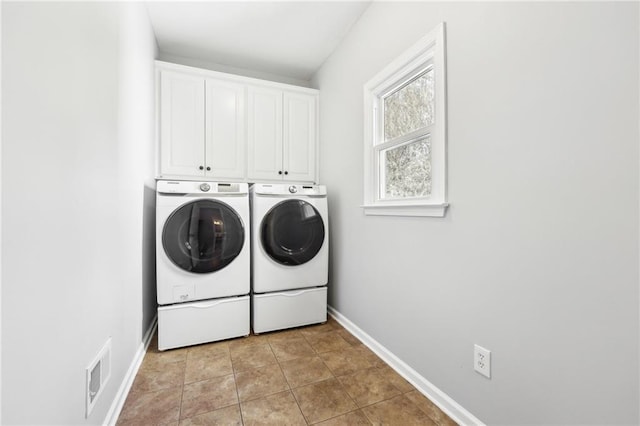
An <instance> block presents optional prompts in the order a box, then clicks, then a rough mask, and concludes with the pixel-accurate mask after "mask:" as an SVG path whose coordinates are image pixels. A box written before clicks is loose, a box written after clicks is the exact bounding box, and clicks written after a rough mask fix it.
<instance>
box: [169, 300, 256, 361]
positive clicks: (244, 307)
mask: <svg viewBox="0 0 640 426" xmlns="http://www.w3.org/2000/svg"><path fill="white" fill-rule="evenodd" d="M249 312H250V311H249V296H241V297H229V298H224V299H210V300H203V301H199V302H189V303H179V304H175V305H168V306H158V349H159V350H161V351H163V350H165V349H172V348H179V347H181V346H189V345H197V344H200V343H207V342H214V341H216V340H223V339H230V338H232V337H239V336H248V335H249Z"/></svg>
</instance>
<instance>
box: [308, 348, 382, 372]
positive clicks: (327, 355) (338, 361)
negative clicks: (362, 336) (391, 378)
mask: <svg viewBox="0 0 640 426" xmlns="http://www.w3.org/2000/svg"><path fill="white" fill-rule="evenodd" d="M318 356H319V357H320V358H322V360H323V361H324V363H325V364H326V365H327V367H329V369H330V370H331V371H332V372H333V374H335V375H336V376H344V375H346V374H351V373H354V372H356V371H358V370H364V369H367V368H371V367H373V366H374V364H373V363H372V362H371V360H370V359H369V357H368V356H366V354H363V353H362V352H361V351H360V350H358V349H356V348H353V347H349V348H347V349H342V350H338V351H331V352H323V353H321V354H318Z"/></svg>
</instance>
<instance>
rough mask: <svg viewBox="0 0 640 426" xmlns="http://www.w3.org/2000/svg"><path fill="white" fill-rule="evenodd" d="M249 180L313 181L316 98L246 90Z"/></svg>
mask: <svg viewBox="0 0 640 426" xmlns="http://www.w3.org/2000/svg"><path fill="white" fill-rule="evenodd" d="M248 95H249V105H248V110H249V120H248V128H249V138H248V151H249V152H248V157H249V162H248V178H249V180H252V181H257V180H284V181H292V182H315V180H316V139H317V138H316V134H317V125H316V114H317V108H316V104H317V100H318V98H317V95H316V94H315V93H313V94H308V93H297V92H290V91H286V90H278V89H271V88H263V87H249V91H248Z"/></svg>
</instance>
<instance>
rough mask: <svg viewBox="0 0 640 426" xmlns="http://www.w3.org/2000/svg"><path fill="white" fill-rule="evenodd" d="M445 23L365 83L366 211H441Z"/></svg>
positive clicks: (413, 213) (435, 213)
mask: <svg viewBox="0 0 640 426" xmlns="http://www.w3.org/2000/svg"><path fill="white" fill-rule="evenodd" d="M445 72H446V70H445V52H444V24H440V25H438V27H436V28H435V29H434V30H433V31H432V32H431V33H429V34H427V35H426V36H425V37H423V38H422V39H421V40H420V41H418V43H416V44H415V45H414V46H412V47H411V48H410V49H409V50H407V51H406V52H404V53H403V54H402V55H401V56H400V57H398V58H397V59H396V60H394V61H393V62H392V63H391V64H389V65H388V66H387V67H386V68H384V69H383V70H382V71H381V72H380V73H378V74H377V75H376V76H375V77H374V78H372V79H371V80H370V81H369V82H368V83H367V84H366V85H365V86H364V98H365V103H364V107H365V120H364V122H365V128H364V156H365V157H364V174H365V176H364V179H365V185H364V188H365V194H364V205H363V208H364V211H365V214H367V215H396V216H444V214H445V211H446V208H447V206H448V204H447V200H446V128H445V126H446V99H445V95H446V93H445V90H446V73H445Z"/></svg>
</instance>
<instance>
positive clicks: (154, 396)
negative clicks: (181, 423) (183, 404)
mask: <svg viewBox="0 0 640 426" xmlns="http://www.w3.org/2000/svg"><path fill="white" fill-rule="evenodd" d="M181 397H182V387H176V388H170V389H163V390H159V391H156V392H145V393H136V392H132V393H130V394H129V396H128V397H127V400H126V401H125V403H124V407H123V408H122V412H121V413H120V418H119V419H118V424H119V425H125V424H126V425H129V424H132V425H133V424H169V423H171V422H176V421H178V417H179V416H180V398H181Z"/></svg>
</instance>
